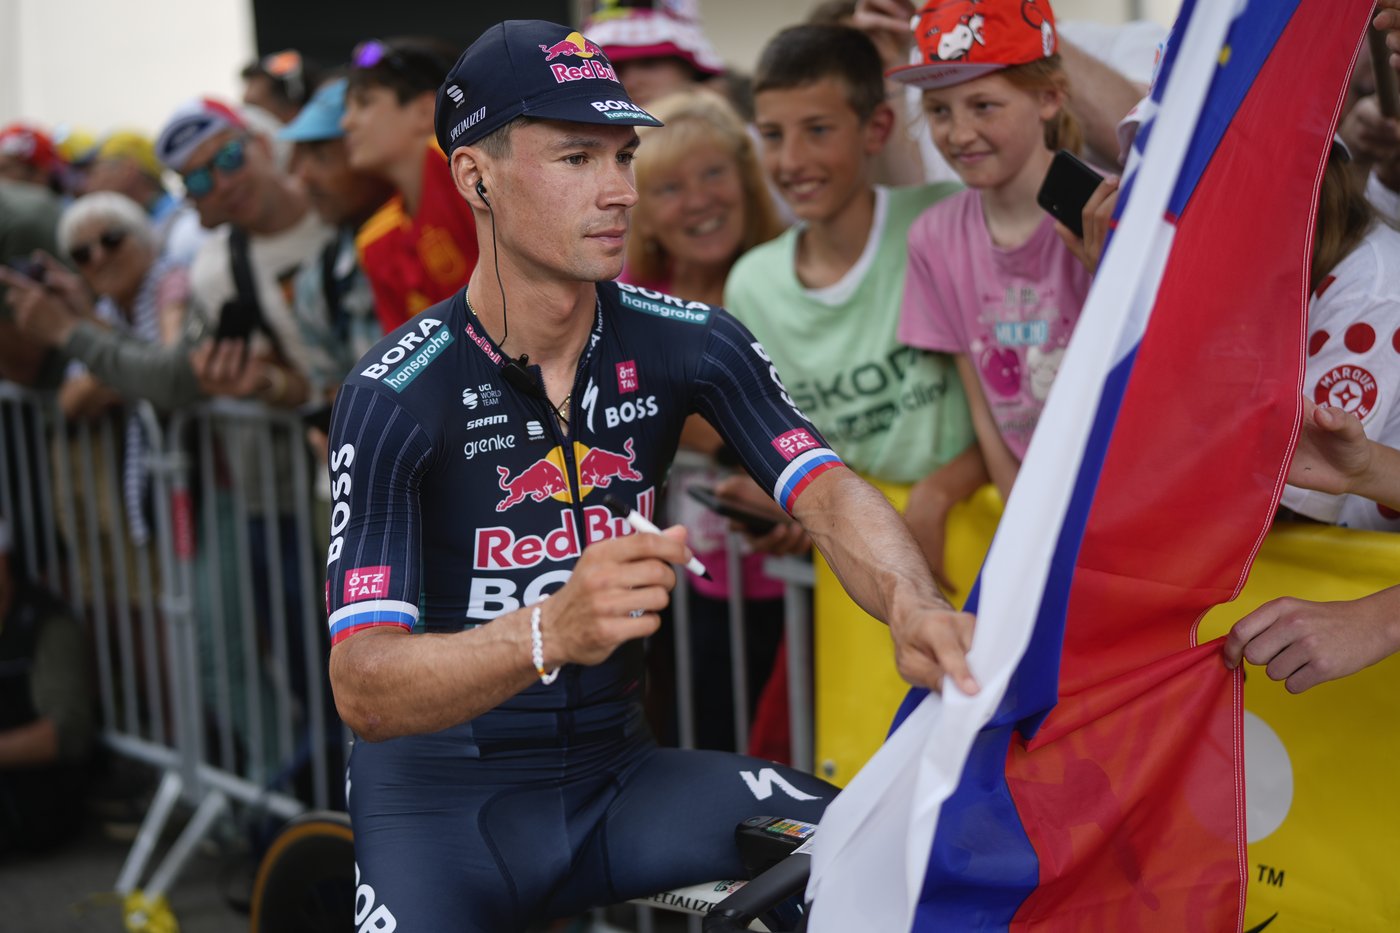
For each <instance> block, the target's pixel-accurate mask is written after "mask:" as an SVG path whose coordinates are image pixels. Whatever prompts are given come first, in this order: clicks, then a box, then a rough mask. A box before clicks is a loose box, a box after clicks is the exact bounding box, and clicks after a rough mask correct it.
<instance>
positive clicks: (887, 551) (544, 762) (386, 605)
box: [326, 21, 976, 933]
mask: <svg viewBox="0 0 1400 933" xmlns="http://www.w3.org/2000/svg"><path fill="white" fill-rule="evenodd" d="M655 123H656V121H655V119H654V118H653V117H651V116H650V115H649V114H647V113H646V112H645V111H643V110H642V109H641V108H640V107H638V106H637V105H636V104H634V103H633V102H632V101H631V100H630V99H629V98H628V96H627V94H626V92H625V91H624V90H623V88H622V85H621V84H619V83H618V82H617V80H616V76H615V72H614V70H613V67H612V65H611V64H610V63H609V62H608V60H607V57H606V56H605V55H604V54H603V53H602V51H601V50H600V49H599V48H598V47H597V46H596V45H595V44H594V43H593V42H591V41H590V40H588V39H586V38H584V37H583V36H582V35H581V34H579V33H577V32H572V31H571V30H570V29H569V28H568V27H565V26H558V25H555V24H551V23H545V22H538V21H512V22H507V23H503V24H498V25H496V26H493V27H492V28H491V29H489V30H487V31H486V32H485V33H484V34H483V35H482V36H481V38H480V39H478V40H477V41H476V42H475V43H473V45H472V46H471V47H470V48H469V49H467V51H466V52H465V53H463V55H462V57H461V58H460V59H459V60H458V61H457V63H456V65H455V66H454V68H453V70H452V72H451V73H450V74H449V75H448V77H447V80H446V82H445V83H444V85H443V87H442V89H441V90H440V91H439V93H438V100H437V113H436V122H435V126H436V132H437V137H438V141H439V143H440V144H441V146H442V148H443V151H444V152H446V153H448V155H449V158H450V161H451V166H452V174H453V180H454V183H455V186H456V188H457V191H458V192H459V193H460V195H461V196H462V197H463V198H464V199H465V200H466V201H467V203H468V204H469V205H470V206H471V208H472V209H473V211H474V212H475V218H476V225H477V230H478V239H479V246H480V257H481V258H480V262H479V263H478V265H477V267H476V270H475V271H474V272H473V273H472V276H471V278H470V280H469V281H468V283H467V286H466V288H465V289H463V290H462V291H461V292H458V293H457V294H456V295H454V296H453V297H452V298H450V299H448V300H447V301H444V302H441V303H439V304H437V305H435V306H433V307H430V308H428V309H427V310H425V311H424V312H423V313H421V314H420V315H418V316H417V317H415V318H413V319H412V320H410V321H409V322H408V323H406V324H405V325H403V326H402V327H400V328H399V329H398V330H396V331H395V332H393V333H391V334H389V335H388V336H386V337H385V338H384V340H383V341H382V342H381V343H379V344H378V345H377V346H376V347H375V348H374V349H372V350H371V351H370V353H369V354H368V355H367V356H366V357H365V358H364V359H363V360H362V361H361V362H360V363H359V364H358V365H357V367H356V369H355V371H354V373H353V374H352V375H351V376H350V378H349V379H347V380H346V382H345V384H344V386H343V387H342V389H341V391H340V394H339V397H338V398H337V401H336V407H335V412H334V415H333V419H332V426H331V441H330V469H331V480H332V488H333V493H334V496H335V501H334V504H333V513H332V521H331V543H330V550H329V555H328V568H327V584H326V586H327V593H326V596H327V603H328V611H329V613H330V626H331V635H332V648H331V657H330V673H331V680H332V684H333V686H334V689H335V695H336V703H337V706H338V707H339V709H340V712H341V715H342V716H343V718H344V720H345V722H346V723H348V724H349V725H350V726H351V727H352V728H353V729H354V731H355V732H356V733H357V734H358V736H359V741H357V742H356V745H355V748H354V750H353V752H352V755H351V761H350V765H349V769H348V777H347V796H348V799H349V809H350V814H351V819H352V822H353V825H354V831H355V848H356V872H357V894H356V918H357V919H356V923H357V927H358V928H359V929H361V930H364V929H370V930H378V929H390V928H394V927H397V928H398V929H407V930H441V929H453V930H469V931H490V933H501V931H506V930H518V929H522V928H524V927H525V926H527V925H528V924H530V923H532V922H535V921H537V920H540V919H543V918H547V917H552V916H560V915H566V914H570V913H574V912H577V911H579V910H582V909H584V908H586V907H589V906H594V905H598V904H604V903H609V902H614V901H620V900H625V899H628V898H631V897H634V896H637V895H640V894H644V893H650V892H654V891H658V890H664V889H667V888H670V887H674V886H677V885H680V884H686V883H694V882H698V881H704V880H709V879H712V878H716V877H722V876H737V875H738V874H739V873H740V872H741V871H742V868H741V866H740V864H739V861H738V855H737V852H736V850H735V846H734V842H733V834H732V830H733V827H734V826H735V825H736V823H737V822H738V821H739V820H741V819H744V818H746V817H749V816H753V815H756V814H761V813H767V812H780V813H781V815H784V816H791V817H794V818H798V819H804V820H810V821H815V820H816V819H817V818H818V817H819V816H820V814H821V812H822V810H823V808H824V807H825V806H826V804H827V803H828V802H829V801H830V799H831V797H832V795H833V794H834V793H835V788H833V787H831V786H830V785H828V784H826V783H824V782H822V781H820V780H818V779H816V778H814V777H812V776H810V775H806V774H802V773H800V772H796V771H793V770H790V769H787V768H783V767H779V766H776V765H773V764H772V763H769V762H763V761H759V760H757V759H752V758H746V757H742V756H739V755H733V754H729V753H722V752H706V751H682V750H677V749H661V748H658V747H657V746H656V744H655V743H654V742H653V740H652V739H651V738H650V736H649V735H648V733H647V729H646V726H645V724H644V721H643V718H642V713H641V704H640V701H641V697H642V694H643V689H644V687H643V683H642V670H643V664H642V650H643V649H642V643H641V639H642V638H643V637H644V636H646V635H648V634H650V633H652V632H654V631H655V630H656V628H657V626H658V625H659V622H660V619H659V616H658V613H659V612H660V611H661V610H662V609H663V608H664V607H665V605H666V603H667V600H668V598H669V590H670V588H671V586H672V585H673V584H674V582H675V575H674V572H673V571H672V569H671V566H670V565H672V564H677V563H685V562H686V561H687V559H688V558H689V556H690V555H689V552H688V551H687V549H686V547H685V544H684V531H683V530H682V529H680V528H671V529H667V530H666V531H665V532H664V533H662V534H651V533H644V534H636V533H628V532H629V530H630V527H631V526H630V525H629V524H628V523H627V522H625V521H623V520H622V519H618V518H615V517H613V514H612V513H611V512H610V511H609V510H608V508H607V507H605V506H604V505H602V504H601V502H602V500H603V499H604V497H605V496H612V497H616V498H618V499H620V500H623V501H624V502H625V503H626V505H627V506H628V507H629V508H633V509H635V510H636V511H638V512H640V513H642V515H644V516H645V515H649V514H650V513H651V512H652V510H653V507H654V504H655V502H656V493H657V490H658V488H659V487H660V485H661V484H662V482H663V481H664V479H665V475H666V471H667V469H668V467H669V464H670V461H671V458H672V456H673V454H674V451H675V449H676V443H677V439H678V437H679V434H680V431H681V426H682V424H683V422H684V420H685V418H686V416H687V415H689V414H691V413H692V412H697V411H698V412H699V413H700V414H702V415H704V416H705V417H706V418H707V419H708V420H709V421H711V422H712V423H713V424H714V425H715V427H716V428H717V429H718V430H719V431H720V433H721V434H722V435H723V436H724V438H725V440H726V442H727V443H728V444H729V445H730V446H731V447H732V448H733V449H735V450H736V451H737V452H738V453H739V454H740V456H741V457H742V459H743V461H744V463H745V465H746V467H747V468H748V469H749V471H750V472H751V473H752V474H753V475H754V476H755V477H756V478H757V479H758V480H759V481H760V483H761V484H762V485H763V486H764V487H765V488H769V489H771V490H772V491H773V494H774V497H775V498H776V499H777V500H778V502H779V503H780V504H781V505H783V506H784V507H785V508H786V509H787V510H788V511H789V512H790V513H791V514H792V515H793V516H794V518H795V519H796V520H797V521H799V522H801V523H802V524H803V525H804V526H805V527H806V529H807V531H808V533H809V534H810V535H811V536H812V539H813V540H814V541H815V543H816V544H817V546H818V547H820V548H821V549H822V550H823V552H824V553H825V554H826V555H827V557H828V558H829V559H830V560H831V562H832V564H833V565H834V566H835V568H836V569H837V572H838V573H839V574H840V575H841V577H842V579H843V580H844V581H845V582H846V585H847V586H848V587H849V588H850V590H851V592H852V593H853V595H854V596H855V597H856V599H857V600H858V601H859V602H860V603H861V604H862V605H863V606H864V607H865V608H866V609H868V611H870V612H871V613H872V614H874V615H875V616H876V617H877V618H881V619H884V620H886V621H888V622H889V624H890V628H891V632H892V635H893V637H894V640H895V646H896V651H897V657H898V659H899V663H900V669H901V672H902V673H903V674H904V676H905V677H906V678H908V679H909V680H911V681H913V682H915V683H920V684H925V685H930V686H934V687H937V686H938V684H939V683H940V682H941V680H942V676H943V674H944V672H947V673H948V674H949V675H950V676H952V677H954V678H955V679H956V680H957V682H958V684H959V686H960V687H961V688H962V689H964V690H966V691H969V692H971V691H974V690H976V685H975V684H974V683H973V682H972V678H971V675H970V673H969V672H968V669H967V666H966V661H965V658H964V652H965V651H966V648H967V646H968V644H969V643H970V638H971V624H972V619H971V617H970V616H967V615H964V614H960V613H955V612H954V611H953V610H952V609H951V608H950V607H949V605H948V603H947V602H946V601H945V600H944V599H943V597H942V595H941V594H940V593H939V592H938V589H937V587H936V586H935V584H934V583H933V580H932V577H931V576H930V574H929V571H928V568H927V565H926V564H925V563H924V560H923V558H922V557H921V556H920V552H919V549H918V547H917V546H916V545H915V544H914V542H913V540H912V538H911V537H910V536H909V533H908V531H907V529H906V528H905V526H904V525H903V523H902V521H901V520H900V518H899V517H898V515H897V514H896V513H895V512H894V511H893V509H891V508H890V506H889V505H888V504H887V503H886V501H885V500H884V498H883V497H881V496H880V495H879V494H878V493H877V492H876V491H875V490H874V489H872V488H871V487H870V486H868V485H867V484H866V483H865V482H864V481H862V480H860V479H859V478H858V477H857V476H856V475H855V474H854V473H853V472H851V471H850V470H847V469H845V468H844V467H843V466H842V464H841V461H840V460H839V459H838V458H837V457H836V455H835V454H833V453H832V452H831V451H830V449H828V448H827V446H826V444H825V441H823V440H822V438H821V437H820V435H819V434H818V432H817V431H816V429H815V428H813V427H812V425H811V424H810V422H808V421H807V420H806V418H805V417H804V416H803V415H802V413H801V412H800V411H799V410H798V409H797V407H796V406H795V405H794V404H793V403H792V401H791V399H790V398H789V397H788V396H787V393H786V392H785V391H784V389H783V387H782V383H781V381H780V380H779V378H778V374H777V372H776V370H775V369H774V368H773V366H772V365H771V363H770V362H769V361H768V359H767V356H766V354H765V353H764V350H763V348H762V347H761V346H760V345H759V344H758V343H757V342H756V341H755V340H754V339H753V337H752V336H751V335H750V334H749V333H748V332H747V331H746V330H745V329H744V328H743V327H742V326H741V325H740V324H738V323H737V322H736V321H735V320H734V319H733V318H731V317H730V316H729V315H728V314H727V313H726V312H725V311H723V310H722V309H720V308H714V307H710V306H708V305H704V304H701V303H698V302H687V301H683V300H680V299H676V298H673V297H671V296H668V295H663V294H661V293H659V292H655V291H650V290H645V289H640V288H636V287H632V286H622V285H617V284H613V283H611V282H610V281H609V280H611V279H613V278H614V277H615V276H616V275H617V274H618V272H619V271H620V270H621V268H622V261H623V254H624V245H625V243H624V241H625V238H626V235H627V227H628V212H629V209H630V208H631V207H632V206H633V204H634V203H635V201H636V191H635V189H634V186H633V180H632V167H631V162H632V156H633V153H634V152H635V150H636V147H637V136H636V132H635V130H634V127H635V126H638V125H654V124H655ZM507 302H508V303H509V311H508V310H507ZM546 596H547V597H548V598H546Z"/></svg>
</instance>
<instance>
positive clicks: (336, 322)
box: [321, 237, 350, 341]
mask: <svg viewBox="0 0 1400 933" xmlns="http://www.w3.org/2000/svg"><path fill="white" fill-rule="evenodd" d="M339 258H340V238H339V237H337V238H336V239H333V240H331V241H330V242H329V243H327V244H326V248H325V249H323V250H321V293H322V294H323V295H325V297H326V323H327V324H329V325H330V327H331V331H332V332H334V333H335V335H336V336H337V337H339V338H340V339H341V340H342V341H343V340H345V338H346V336H347V334H348V333H349V330H350V322H349V321H347V320H346V319H345V307H344V306H343V305H342V304H341V300H340V299H341V295H340V282H339V281H338V280H337V279H336V277H335V265H336V260H337V259H339Z"/></svg>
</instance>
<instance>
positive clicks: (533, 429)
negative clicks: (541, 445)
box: [525, 421, 544, 441]
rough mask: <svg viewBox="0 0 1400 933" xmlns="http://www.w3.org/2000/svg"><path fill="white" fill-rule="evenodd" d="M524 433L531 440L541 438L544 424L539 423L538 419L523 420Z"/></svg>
mask: <svg viewBox="0 0 1400 933" xmlns="http://www.w3.org/2000/svg"><path fill="white" fill-rule="evenodd" d="M525 433H526V434H527V435H528V436H529V438H530V440H532V441H539V440H543V439H544V425H542V424H540V423H539V422H538V421H527V422H525Z"/></svg>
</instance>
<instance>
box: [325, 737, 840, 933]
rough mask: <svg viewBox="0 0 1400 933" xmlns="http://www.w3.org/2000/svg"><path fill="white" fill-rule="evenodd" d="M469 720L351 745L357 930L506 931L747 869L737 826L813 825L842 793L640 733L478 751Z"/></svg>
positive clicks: (756, 762)
mask: <svg viewBox="0 0 1400 933" xmlns="http://www.w3.org/2000/svg"><path fill="white" fill-rule="evenodd" d="M466 728H469V727H454V728H451V729H446V730H443V731H442V732H437V733H433V734H431V735H425V736H409V737H406V738H400V739H393V740H390V741H387V742H380V743H365V742H357V743H356V745H355V748H354V751H353V752H352V754H351V759H350V766H349V782H348V786H347V795H348V797H349V807H350V815H351V821H352V823H353V825H354V831H355V871H356V894H355V919H356V923H355V928H356V930H358V931H360V933H373V931H387V930H391V929H393V930H397V931H398V933H442V931H447V930H452V931H461V933H509V931H518V930H523V929H525V928H526V927H527V926H528V925H530V924H531V923H535V922H538V921H541V920H546V919H550V918H553V917H560V916H568V915H571V914H576V913H579V912H581V911H583V910H586V909H587V908H590V907H597V906H602V905H606V904H612V903H618V902H622V901H626V900H629V899H631V898H634V897H639V896H642V895H647V894H653V893H656V892H658V891H664V890H668V889H670V888H674V887H679V886H681V885H687V884H698V883H702V882H705V881H713V880H718V879H731V878H742V877H744V870H743V866H742V864H741V863H740V860H739V855H738V850H737V848H736V846H735V842H734V829H735V826H736V825H737V824H738V823H739V822H741V821H742V820H744V819H747V818H748V817H751V816H760V815H767V816H781V817H791V818H794V819H800V820H805V821H808V822H818V821H819V820H820V818H821V815H822V811H823V810H824V809H825V808H826V805H827V804H828V803H830V802H831V799H832V797H833V796H835V794H836V792H837V789H836V788H835V787H833V786H831V785H830V784H827V783H826V782H825V781H822V780H820V779H818V778H815V777H813V776H812V775H810V774H805V773H803V772H800V771H796V770H793V769H792V768H788V767H785V766H782V765H777V764H774V763H773V762H769V761H762V760H760V759H757V758H749V757H746V756H743V755H736V754H731V753H728V752H715V751H684V750H680V749H670V748H659V747H657V746H656V744H655V743H654V742H653V741H652V739H651V738H650V737H649V736H648V735H646V734H645V732H644V731H643V732H641V733H640V734H637V735H633V736H631V737H622V736H617V737H612V738H610V739H609V740H605V741H597V742H589V743H586V744H582V745H578V746H575V747H569V748H547V749H541V748H537V747H528V746H526V747H519V746H516V747H510V746H505V747H499V748H491V747H489V746H487V747H483V746H480V745H477V744H474V743H473V742H471V741H470V740H469V739H468V740H466V741H464V736H463V730H465V729H466Z"/></svg>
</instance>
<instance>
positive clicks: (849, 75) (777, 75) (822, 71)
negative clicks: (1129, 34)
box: [753, 24, 885, 121]
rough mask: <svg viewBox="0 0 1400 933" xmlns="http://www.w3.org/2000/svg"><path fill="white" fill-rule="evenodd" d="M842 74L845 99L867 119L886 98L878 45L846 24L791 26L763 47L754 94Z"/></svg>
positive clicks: (883, 68)
mask: <svg viewBox="0 0 1400 933" xmlns="http://www.w3.org/2000/svg"><path fill="white" fill-rule="evenodd" d="M823 78H837V79H839V80H840V81H841V82H842V83H843V84H845V85H846V100H847V102H848V103H850V105H851V109H852V110H854V111H855V112H856V115H857V116H859V117H860V119H861V120H862V121H864V120H868V119H870V117H871V115H872V114H874V113H875V108H876V107H878V106H879V105H880V104H881V102H883V101H884V99H885V67H884V64H883V63H882V62H881V61H880V53H879V51H878V50H877V49H876V48H875V43H873V42H871V41H870V38H869V37H868V36H866V34H865V33H863V32H860V31H858V30H855V29H851V28H849V27H847V26H832V25H817V24H803V25H801V26H790V27H788V28H787V29H784V30H783V31H782V32H780V33H778V34H777V35H776V36H774V37H773V38H772V39H771V40H769V42H768V45H766V46H764V49H763V53H762V55H760V56H759V59H758V68H757V70H756V71H755V73H754V78H753V93H754V94H755V95H758V94H762V93H763V92H764V91H785V90H789V89H791V88H797V87H803V86H805V85H808V84H813V83H815V82H817V81H820V80H822V79H823Z"/></svg>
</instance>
